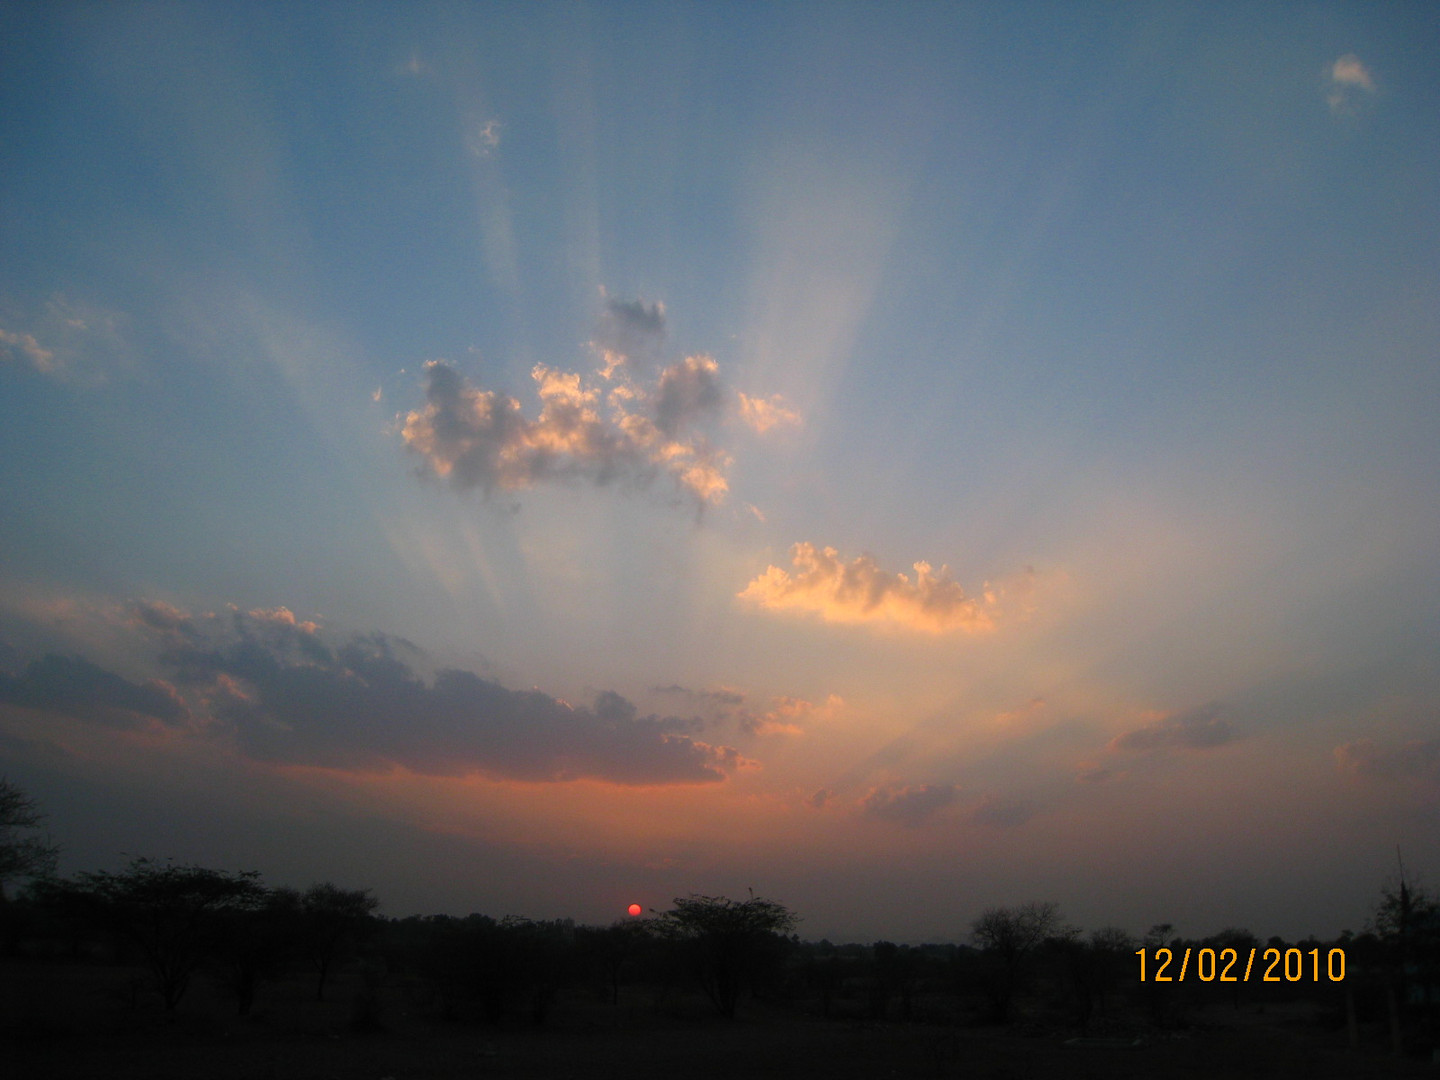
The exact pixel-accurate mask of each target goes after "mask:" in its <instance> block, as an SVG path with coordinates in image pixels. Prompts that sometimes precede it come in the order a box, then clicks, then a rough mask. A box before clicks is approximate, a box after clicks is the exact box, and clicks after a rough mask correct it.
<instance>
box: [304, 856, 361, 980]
mask: <svg viewBox="0 0 1440 1080" xmlns="http://www.w3.org/2000/svg"><path fill="white" fill-rule="evenodd" d="M379 906H380V901H379V900H377V899H376V898H375V897H373V896H371V895H370V890H369V889H342V888H340V886H338V885H334V884H332V883H330V882H328V881H325V882H322V883H320V884H319V885H312V886H310V888H308V889H306V890H305V895H304V896H303V897H302V898H301V909H302V914H303V918H304V922H305V947H306V951H307V952H308V953H309V956H310V962H311V963H312V964H313V965H314V967H315V971H316V973H317V974H318V976H319V978H318V980H317V981H316V983H315V1000H316V1001H324V1000H325V983H326V982H327V981H328V980H329V978H330V972H331V970H332V968H333V967H334V965H335V963H336V962H337V961H338V960H341V959H343V958H344V957H345V956H346V954H347V953H348V952H350V951H352V950H353V949H354V948H355V947H356V946H357V945H358V944H359V943H360V941H361V939H362V938H364V936H365V934H366V932H367V930H368V929H369V928H370V916H371V915H372V914H373V913H374V912H375V909H376V908H378V907H379Z"/></svg>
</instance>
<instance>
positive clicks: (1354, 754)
mask: <svg viewBox="0 0 1440 1080" xmlns="http://www.w3.org/2000/svg"><path fill="white" fill-rule="evenodd" d="M1335 767H1336V768H1337V769H1339V770H1340V771H1341V772H1342V773H1346V774H1347V775H1349V776H1352V777H1354V778H1356V779H1358V780H1367V781H1372V782H1373V781H1383V782H1388V783H1394V782H1397V781H1406V782H1419V783H1423V784H1433V785H1436V786H1437V787H1440V739H1425V740H1417V741H1415V742H1409V743H1405V744H1404V745H1402V746H1395V747H1388V748H1387V747H1381V746H1377V745H1376V744H1375V743H1374V742H1373V741H1372V740H1370V739H1357V740H1355V741H1354V742H1348V743H1345V744H1344V745H1342V746H1337V747H1336V748H1335Z"/></svg>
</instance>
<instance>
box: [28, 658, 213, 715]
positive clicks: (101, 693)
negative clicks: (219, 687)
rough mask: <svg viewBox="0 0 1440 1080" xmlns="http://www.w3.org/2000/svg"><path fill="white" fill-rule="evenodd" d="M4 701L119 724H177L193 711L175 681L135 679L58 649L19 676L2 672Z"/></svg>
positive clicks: (30, 664)
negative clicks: (176, 687)
mask: <svg viewBox="0 0 1440 1080" xmlns="http://www.w3.org/2000/svg"><path fill="white" fill-rule="evenodd" d="M0 703H3V704H6V705H17V706H19V707H21V708H25V709H35V710H38V711H40V712H48V713H55V714H58V715H60V716H69V717H71V718H73V719H76V720H83V721H85V722H87V723H91V724H100V725H103V726H105V727H115V728H138V727H143V726H145V724H146V722H147V721H151V720H153V721H157V722H159V723H161V724H165V725H167V726H171V727H174V726H177V725H180V724H183V723H184V722H185V721H186V720H188V719H189V717H190V713H189V710H188V709H187V708H186V706H185V703H184V701H182V700H181V698H180V695H179V694H178V693H177V692H176V690H175V688H174V687H173V686H171V685H170V684H169V683H166V682H162V681H161V680H159V679H147V680H146V681H145V682H143V683H134V682H131V681H130V680H128V679H126V678H123V677H122V676H120V675H117V674H115V673H114V672H112V671H106V670H105V669H104V668H101V667H98V666H97V665H95V664H92V663H91V662H90V661H88V660H85V659H83V658H82V657H79V656H60V655H57V654H54V653H52V654H50V655H48V656H46V657H44V658H43V659H40V660H32V661H30V663H29V664H27V665H26V666H25V670H24V671H22V672H21V673H20V674H19V675H17V676H10V675H5V674H0Z"/></svg>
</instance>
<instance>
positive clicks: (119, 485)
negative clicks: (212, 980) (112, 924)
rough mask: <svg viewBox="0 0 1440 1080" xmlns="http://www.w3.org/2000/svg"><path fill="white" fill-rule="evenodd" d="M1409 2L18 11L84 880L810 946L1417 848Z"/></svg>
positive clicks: (30, 510) (1424, 279) (32, 773)
mask: <svg viewBox="0 0 1440 1080" xmlns="http://www.w3.org/2000/svg"><path fill="white" fill-rule="evenodd" d="M1437 55H1440V8H1437V7H1436V6H1435V5H1433V4H1423V3H1417V4H1375V3H1357V4H1306V5H1259V4H1256V5H1248V4H1218V5H1217V4H1209V3H1199V4H1173V3H1172V4H1167V3H1158V4H1157V3H1146V4H1136V5H1133V6H1131V5H1124V4H1107V5H1075V4H1066V3H1055V4H1048V3H1047V4H1025V3H1021V4H988V3H986V4H979V3H977V4H962V5H941V4H933V3H924V4H915V5H910V6H905V5H892V4H886V5H873V4H855V5H846V4H838V3H836V4H825V5H808V4H774V5H772V4H763V3H734V4H731V3H719V4H679V3H676V4H670V3H666V4H653V5H652V4H641V3H626V4H596V5H586V4H569V3H566V4H559V3H556V4H543V3H542V4H528V3H527V4H513V5H511V4H483V5H480V4H476V5H467V4H453V5H452V4H445V5H438V4H418V3H417V4H306V5H293V6H292V5H255V4H240V3H234V4H202V3H185V4H162V5H139V4H124V3H104V4H101V3H96V4H7V5H4V6H3V7H0V160H3V167H0V251H3V258H0V504H3V507H4V509H3V512H0V774H3V775H5V776H8V777H9V778H10V780H11V781H12V782H15V783H17V784H19V785H20V786H22V787H23V788H24V789H25V790H27V791H28V792H30V793H31V794H32V795H34V796H35V797H36V798H37V800H38V801H39V802H40V803H41V805H42V807H43V808H44V809H45V810H46V811H47V812H48V814H49V822H48V828H49V832H50V835H51V838H52V839H53V840H54V842H56V843H58V844H60V845H61V846H62V848H63V854H62V858H61V870H62V872H65V873H72V872H75V871H80V870H96V869H114V868H118V867H120V866H122V865H123V864H124V862H125V860H126V858H127V857H128V856H130V855H146V856H152V857H157V858H167V857H169V858H174V859H176V860H182V861H187V862H197V863H201V864H204V865H208V866H216V867H221V868H226V869H258V870H260V871H261V872H262V873H263V874H264V875H265V878H266V880H267V881H269V882H271V883H273V884H281V883H285V884H293V885H297V886H305V885H308V884H310V883H311V882H315V881H319V880H324V879H330V880H333V881H335V882H337V883H339V884H341V885H343V886H346V887H369V888H371V889H373V890H374V891H375V893H376V895H377V896H379V897H380V899H381V901H382V902H383V905H384V908H383V910H384V911H385V912H386V913H387V914H391V915H406V914H411V913H433V912H450V913H454V914H464V913H467V912H469V911H480V912H485V913H487V914H491V915H494V916H497V917H498V916H502V915H505V914H512V913H513V914H522V915H529V916H532V917H537V918H554V917H563V916H570V917H573V918H575V919H577V920H580V921H584V922H591V923H607V922H609V921H611V920H613V919H616V918H620V917H623V916H624V912H625V909H626V905H628V904H629V903H631V902H632V901H633V902H638V903H641V904H642V905H644V906H645V907H654V908H659V909H664V908H666V907H668V906H669V903H670V900H671V899H672V898H673V897H676V896H683V895H686V894H688V893H692V892H698V893H706V894H723V895H729V896H744V895H746V890H747V889H748V888H752V887H753V888H754V890H755V892H756V893H757V894H760V895H764V896H767V897H771V898H774V899H776V900H780V901H782V902H784V903H786V904H788V905H789V906H790V907H791V908H793V909H794V910H795V911H796V912H798V913H799V915H800V916H801V920H802V921H801V923H800V926H799V930H800V932H801V934H802V936H805V937H807V938H811V939H819V938H821V937H829V938H831V939H832V940H860V941H868V940H873V939H875V938H878V937H888V938H891V939H894V940H901V941H921V940H931V941H942V940H952V941H958V940H963V939H964V938H965V937H966V935H967V933H968V928H969V924H970V922H971V921H972V920H973V919H974V918H975V917H976V916H977V915H978V914H979V913H980V911H981V910H983V909H984V908H985V907H988V906H992V905H1000V904H1003V905H1010V904H1019V903H1024V902H1026V901H1030V900H1053V901H1056V902H1058V903H1059V904H1060V906H1061V908H1062V910H1063V912H1064V914H1065V916H1066V917H1067V918H1068V919H1069V920H1070V921H1071V922H1074V923H1076V924H1078V925H1080V926H1084V927H1086V928H1095V927H1098V926H1101V925H1106V924H1116V925H1119V926H1121V927H1124V928H1126V929H1128V930H1130V931H1131V932H1132V933H1137V934H1138V933H1143V932H1144V931H1145V930H1146V929H1147V928H1148V927H1149V926H1150V925H1151V924H1153V923H1158V922H1170V923H1173V924H1175V926H1176V929H1177V932H1180V933H1184V934H1193V935H1202V934H1208V933H1212V932H1215V931H1217V930H1219V929H1220V928H1222V927H1225V926H1229V925H1243V926H1247V927H1249V928H1250V929H1252V930H1253V931H1255V932H1257V933H1260V934H1264V935H1268V934H1272V933H1279V934H1283V935H1286V936H1291V937H1293V936H1299V935H1302V934H1307V933H1316V934H1320V935H1333V934H1336V933H1338V932H1339V931H1340V930H1341V929H1342V928H1347V927H1348V928H1351V929H1354V930H1357V931H1358V930H1360V929H1362V928H1363V925H1364V923H1365V921H1366V919H1367V917H1368V916H1369V915H1370V914H1371V912H1372V910H1373V907H1374V903H1375V901H1376V899H1377V898H1378V894H1379V889H1380V887H1381V885H1382V884H1384V883H1385V882H1386V880H1387V879H1390V880H1393V878H1394V874H1395V870H1396V858H1395V857H1396V845H1397V844H1398V845H1399V846H1400V848H1401V851H1402V853H1403V855H1404V858H1405V862H1406V867H1407V870H1409V871H1412V872H1414V873H1416V874H1418V876H1419V877H1420V879H1421V881H1422V883H1427V882H1428V883H1429V884H1430V885H1431V886H1432V887H1434V886H1440V827H1437V825H1440V65H1437V63H1436V56H1437Z"/></svg>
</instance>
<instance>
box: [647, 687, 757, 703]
mask: <svg viewBox="0 0 1440 1080" xmlns="http://www.w3.org/2000/svg"><path fill="white" fill-rule="evenodd" d="M650 692H651V693H652V694H684V695H685V696H686V697H692V698H697V699H699V700H701V701H713V702H715V703H716V704H718V705H743V704H744V703H745V695H744V694H742V693H741V692H740V691H739V690H728V689H726V688H725V687H723V686H722V687H719V688H717V689H715V690H691V689H690V688H689V687H687V686H681V685H680V684H679V683H671V684H670V685H669V686H652V687H651V688H650Z"/></svg>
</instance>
